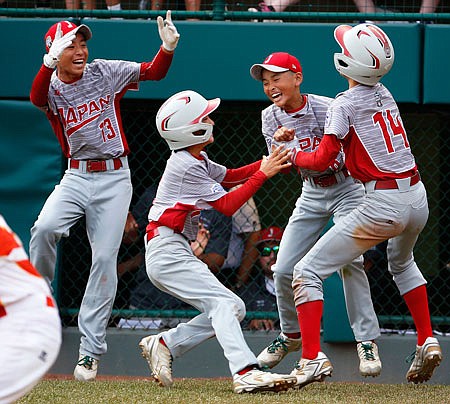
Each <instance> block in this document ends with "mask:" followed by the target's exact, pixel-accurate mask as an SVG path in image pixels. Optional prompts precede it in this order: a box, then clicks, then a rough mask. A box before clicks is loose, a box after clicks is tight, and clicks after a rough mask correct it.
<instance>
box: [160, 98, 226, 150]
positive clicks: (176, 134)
mask: <svg viewBox="0 0 450 404" xmlns="http://www.w3.org/2000/svg"><path fill="white" fill-rule="evenodd" d="M219 104H220V99H219V98H215V99H213V100H206V99H205V98H204V97H202V96H201V95H200V94H198V93H196V92H195V91H192V90H186V91H181V92H179V93H177V94H174V95H173V96H172V97H170V98H169V99H168V100H167V101H166V102H165V103H164V104H163V105H162V106H161V108H160V109H159V111H158V113H157V114H156V126H157V128H158V132H159V134H160V135H161V137H162V138H163V139H165V140H166V142H167V144H168V145H169V148H170V149H171V150H179V149H184V148H186V147H189V146H193V145H196V144H200V143H204V142H207V141H208V140H209V139H210V138H211V136H212V132H213V125H212V124H211V123H206V122H202V120H204V118H205V117H206V116H208V115H209V114H210V113H211V112H213V111H214V110H215V109H217V107H218V106H219Z"/></svg>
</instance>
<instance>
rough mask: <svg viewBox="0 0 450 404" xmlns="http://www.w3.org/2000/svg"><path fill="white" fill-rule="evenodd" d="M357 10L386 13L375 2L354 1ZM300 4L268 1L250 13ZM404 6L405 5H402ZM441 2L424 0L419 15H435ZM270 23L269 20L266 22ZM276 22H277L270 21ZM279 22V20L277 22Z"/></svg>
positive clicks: (280, 10)
mask: <svg viewBox="0 0 450 404" xmlns="http://www.w3.org/2000/svg"><path fill="white" fill-rule="evenodd" d="M353 1H354V3H355V6H356V8H357V9H358V11H359V12H360V13H367V14H368V13H380V12H385V10H384V9H381V8H380V7H377V6H376V2H374V1H373V0H353ZM297 3H299V0H267V2H261V3H259V4H258V5H257V6H256V7H251V8H249V9H248V11H253V12H269V13H270V12H282V11H285V10H286V9H287V8H288V7H289V6H292V5H294V4H297ZM402 4H403V3H402ZM438 5H439V0H422V3H421V6H420V10H419V13H435V12H436V9H437V6H438ZM264 21H269V20H264ZM270 21H275V20H270ZM277 21H279V20H277Z"/></svg>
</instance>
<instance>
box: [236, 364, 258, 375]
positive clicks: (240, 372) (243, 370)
mask: <svg viewBox="0 0 450 404" xmlns="http://www.w3.org/2000/svg"><path fill="white" fill-rule="evenodd" d="M257 366H258V365H248V366H246V367H245V368H244V369H242V370H240V371H239V372H238V375H243V374H244V373H247V372H249V371H250V370H253V369H255V368H256V367H257Z"/></svg>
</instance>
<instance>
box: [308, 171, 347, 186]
mask: <svg viewBox="0 0 450 404" xmlns="http://www.w3.org/2000/svg"><path fill="white" fill-rule="evenodd" d="M341 173H342V174H344V177H345V178H347V177H348V176H349V175H350V174H349V172H348V171H347V169H346V168H343V169H342V171H341ZM336 174H338V173H336ZM336 174H331V175H323V176H321V177H311V180H312V182H314V184H316V185H319V187H324V188H326V187H331V186H332V185H334V184H337V183H338V179H337V178H336Z"/></svg>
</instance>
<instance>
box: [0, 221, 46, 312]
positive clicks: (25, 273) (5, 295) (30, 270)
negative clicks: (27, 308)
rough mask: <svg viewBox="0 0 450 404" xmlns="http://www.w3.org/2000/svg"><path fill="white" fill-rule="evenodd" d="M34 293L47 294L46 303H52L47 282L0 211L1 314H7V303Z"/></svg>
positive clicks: (9, 303)
mask: <svg viewBox="0 0 450 404" xmlns="http://www.w3.org/2000/svg"><path fill="white" fill-rule="evenodd" d="M34 294H41V295H44V296H48V298H47V305H51V306H53V305H54V302H53V299H52V298H51V292H50V288H49V287H48V285H47V282H46V281H45V280H44V278H42V276H41V275H40V274H39V273H38V272H37V270H36V269H35V268H34V267H33V265H32V264H31V262H30V261H29V259H28V256H27V254H26V252H25V250H24V249H23V246H22V242H21V241H20V240H19V238H18V237H17V236H16V235H15V234H14V233H13V231H12V230H11V229H10V228H9V226H8V224H7V223H6V221H5V219H4V218H3V216H1V215H0V317H2V316H5V315H7V314H8V306H9V305H11V304H13V303H16V302H20V301H21V300H23V299H25V298H26V297H28V296H30V295H34ZM43 303H45V302H43Z"/></svg>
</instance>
